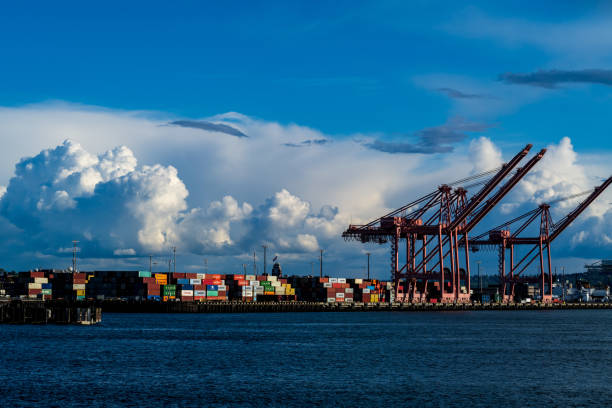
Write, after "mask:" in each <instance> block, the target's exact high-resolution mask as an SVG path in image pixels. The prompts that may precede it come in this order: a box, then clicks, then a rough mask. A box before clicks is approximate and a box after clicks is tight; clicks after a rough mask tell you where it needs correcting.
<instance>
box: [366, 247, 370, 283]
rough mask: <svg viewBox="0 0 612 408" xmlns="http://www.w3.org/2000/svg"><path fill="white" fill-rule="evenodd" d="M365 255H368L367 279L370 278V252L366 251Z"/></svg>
mask: <svg viewBox="0 0 612 408" xmlns="http://www.w3.org/2000/svg"><path fill="white" fill-rule="evenodd" d="M366 255H367V256H368V280H370V253H369V252H366Z"/></svg>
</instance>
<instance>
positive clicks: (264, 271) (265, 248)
mask: <svg viewBox="0 0 612 408" xmlns="http://www.w3.org/2000/svg"><path fill="white" fill-rule="evenodd" d="M262 247H263V250H264V259H263V261H264V268H263V274H264V275H265V274H266V271H267V268H266V267H267V265H266V260H267V259H266V251H267V249H268V246H267V245H262Z"/></svg>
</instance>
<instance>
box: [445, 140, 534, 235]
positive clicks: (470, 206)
mask: <svg viewBox="0 0 612 408" xmlns="http://www.w3.org/2000/svg"><path fill="white" fill-rule="evenodd" d="M532 146H533V145H532V144H531V143H529V144H528V145H527V146H525V147H524V148H523V150H521V151H520V152H519V153H518V154H517V155H516V156H514V157H513V158H512V160H510V161H509V162H508V163H506V164H505V165H503V166H502V168H501V170H499V171H498V172H497V174H496V175H495V176H493V178H492V179H491V180H489V182H488V183H487V184H485V185H484V187H483V188H482V189H480V191H479V192H478V193H476V194H475V195H474V196H473V197H472V198H471V199H470V201H469V202H468V203H467V205H466V206H465V208H463V210H462V211H461V213H459V215H458V216H457V217H456V218H455V219H454V220H453V221H452V222H451V224H450V225H449V230H454V229H455V228H457V226H459V225H460V224H461V223H462V222H463V221H465V219H466V218H467V217H468V215H470V214H471V213H472V212H473V211H474V210H475V209H476V207H478V205H479V204H480V203H481V202H482V200H484V199H485V198H486V197H487V196H488V195H489V194H490V193H491V191H493V189H494V188H495V187H496V186H497V185H498V184H499V183H501V181H502V180H503V179H504V178H505V177H506V176H507V175H508V173H510V172H511V171H512V170H513V169H514V168H515V167H516V166H517V165H518V164H519V162H520V161H521V160H522V159H523V157H525V156H527V154H528V153H529V150H531V148H532Z"/></svg>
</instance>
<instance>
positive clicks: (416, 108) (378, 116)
mask: <svg viewBox="0 0 612 408" xmlns="http://www.w3.org/2000/svg"><path fill="white" fill-rule="evenodd" d="M125 3H127V4H125ZM609 12H610V10H609V7H606V6H605V5H604V4H603V3H602V4H598V3H596V2H540V3H537V4H536V5H534V4H533V2H512V4H505V3H504V4H502V3H501V2H498V3H493V2H480V3H478V2H476V3H469V4H465V3H462V4H458V2H451V1H448V2H437V1H422V2H394V1H391V2H390V1H383V2H355V1H350V2H348V1H347V2H342V1H340V2H333V3H329V2H312V1H307V2H251V1H246V2H223V3H216V2H208V3H207V2H178V3H172V4H170V3H167V2H116V3H114V2H108V3H104V6H95V7H94V6H92V5H91V4H84V3H82V2H60V3H59V5H58V4H56V3H47V2H40V3H38V4H36V6H32V5H27V6H25V5H23V4H21V5H20V4H19V3H13V4H12V5H5V7H4V11H3V13H2V16H1V17H0V38H2V40H0V41H1V42H0V44H1V45H2V54H3V57H2V59H3V63H2V64H1V66H0V75H1V76H2V78H4V80H3V81H2V88H1V90H0V103H2V104H3V105H20V104H24V103H34V102H40V101H44V100H54V99H59V100H65V101H70V102H75V103H83V104H88V105H98V106H104V107H110V108H120V109H138V110H141V109H143V110H157V111H162V112H166V113H172V114H175V115H177V116H180V117H207V116H211V115H214V114H217V113H220V112H227V111H237V112H241V113H244V114H248V115H251V116H255V117H261V118H267V119H271V120H277V121H279V122H282V123H290V122H295V123H300V124H302V125H307V126H311V127H314V128H317V129H321V130H322V131H324V132H326V133H331V134H337V135H346V134H351V133H356V132H383V133H385V134H389V135H405V134H410V133H411V132H414V131H417V130H418V129H421V128H425V127H429V126H435V125H438V124H441V123H444V122H445V120H446V119H447V118H448V116H449V115H451V113H449V111H450V110H451V109H452V101H449V99H448V98H447V97H446V96H445V95H443V94H441V93H439V92H435V91H434V90H432V89H430V87H426V86H423V85H420V84H418V81H416V82H415V78H418V77H420V76H423V75H431V74H448V75H457V76H464V77H467V78H471V79H477V80H479V81H482V82H484V83H486V82H495V81H496V80H497V77H498V75H499V74H500V73H503V72H531V71H535V70H536V69H542V68H544V69H545V68H549V67H551V68H553V67H554V68H559V69H562V68H567V67H569V68H576V67H575V66H574V65H575V64H580V61H579V60H578V61H566V62H565V64H561V65H559V66H552V65H551V64H552V63H553V61H554V60H556V59H558V55H556V51H554V50H551V49H550V48H549V49H547V48H546V47H544V46H540V45H539V44H538V42H537V39H531V40H529V41H528V40H525V41H515V40H513V39H511V38H507V39H500V38H499V37H495V36H492V35H486V34H482V35H474V34H468V33H469V32H470V30H472V29H473V27H472V28H470V29H468V28H466V27H464V26H466V25H467V26H469V22H470V19H474V16H487V19H490V20H491V21H494V20H495V19H500V20H506V19H515V20H516V21H517V22H520V21H523V22H529V23H530V24H533V25H534V26H538V25H540V26H543V25H546V24H557V25H560V26H562V25H564V24H571V23H572V22H575V21H580V20H586V21H588V20H589V19H596V18H599V16H601V15H607V14H608V13H609ZM511 35H512V34H508V37H511ZM557 40H558V41H560V42H561V41H563V39H557ZM550 47H551V48H553V46H552V45H551V46H550ZM598 57H599V56H598ZM564 65H565V66H564ZM580 68H601V66H600V65H595V66H592V65H589V64H586V66H581V67H580ZM595 88H597V87H593V89H587V90H584V89H582V90H579V91H578V92H572V91H568V90H561V91H556V92H548V93H551V94H552V93H554V94H555V95H554V96H552V95H546V96H544V97H542V98H541V99H539V100H537V101H534V102H532V103H530V104H528V106H519V107H516V109H513V110H512V112H511V114H508V113H506V112H504V113H503V114H501V115H500V117H495V118H489V119H490V120H492V121H495V122H496V123H498V125H499V126H498V128H497V129H495V130H494V131H493V133H492V135H494V136H495V137H499V138H512V137H515V135H516V134H517V133H519V134H521V135H523V134H525V133H527V132H529V130H530V129H537V135H536V132H529V133H531V135H530V136H531V137H536V138H540V139H541V140H545V141H553V140H556V139H557V138H558V135H559V134H564V135H569V136H572V135H574V134H576V135H581V134H582V133H583V132H584V131H585V130H587V131H588V132H589V134H590V137H589V138H581V140H579V141H578V140H576V141H575V143H576V145H577V146H578V147H579V148H584V149H592V148H594V146H597V147H599V146H600V144H601V142H603V141H604V140H605V139H604V136H603V134H605V133H606V131H609V130H610V127H609V126H610V125H609V124H608V123H607V121H606V120H603V118H602V117H603V116H604V115H606V114H607V113H609V109H610V108H609V106H610V104H609V103H607V102H608V99H607V98H608V96H607V95H608V93H607V92H608V89H595ZM567 110H570V111H571V112H572V113H575V115H572V116H571V117H568V116H565V115H563V116H561V117H559V115H558V114H557V113H558V112H559V111H567ZM575 117H580V120H576V119H575ZM593 122H595V123H597V125H596V126H594V125H592V123H593ZM544 123H545V124H546V126H543V125H542V124H544ZM585 123H589V124H590V125H587V128H586V129H585ZM584 139H586V140H584ZM591 142H592V143H591Z"/></svg>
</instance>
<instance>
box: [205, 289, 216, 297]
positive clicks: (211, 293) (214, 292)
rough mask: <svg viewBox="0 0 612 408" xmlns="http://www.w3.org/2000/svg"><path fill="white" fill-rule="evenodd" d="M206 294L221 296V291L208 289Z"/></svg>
mask: <svg viewBox="0 0 612 408" xmlns="http://www.w3.org/2000/svg"><path fill="white" fill-rule="evenodd" d="M206 296H219V291H218V290H207V291H206Z"/></svg>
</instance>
